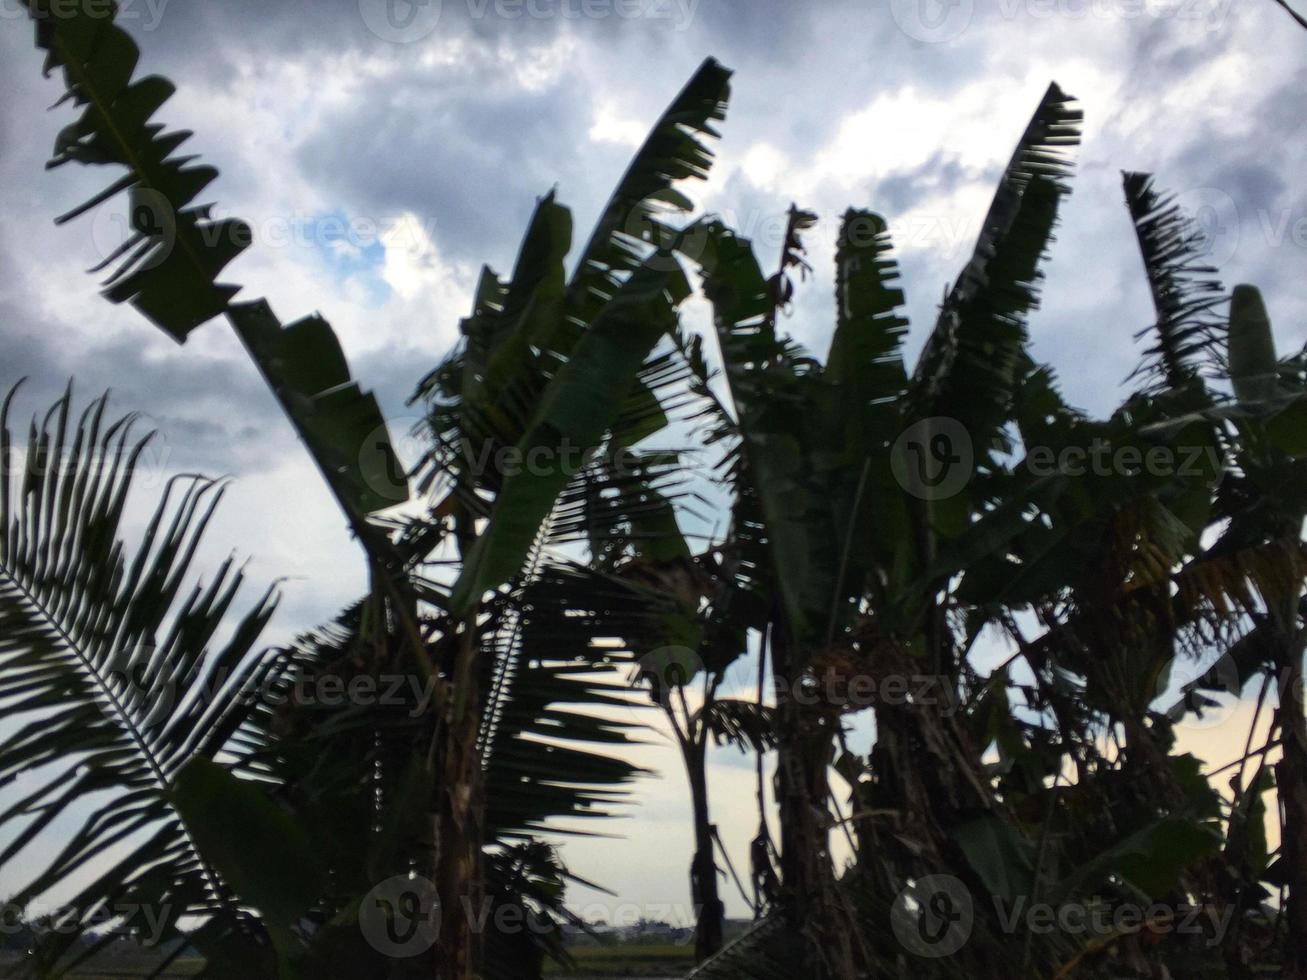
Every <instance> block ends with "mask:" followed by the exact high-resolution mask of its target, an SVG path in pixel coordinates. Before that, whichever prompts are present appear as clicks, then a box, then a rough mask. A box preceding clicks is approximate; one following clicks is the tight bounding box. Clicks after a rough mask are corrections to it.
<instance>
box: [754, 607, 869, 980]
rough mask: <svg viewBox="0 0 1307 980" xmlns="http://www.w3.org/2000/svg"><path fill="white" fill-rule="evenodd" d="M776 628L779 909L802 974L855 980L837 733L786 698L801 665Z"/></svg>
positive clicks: (812, 710) (816, 710)
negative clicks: (834, 763)
mask: <svg viewBox="0 0 1307 980" xmlns="http://www.w3.org/2000/svg"><path fill="white" fill-rule="evenodd" d="M785 634H786V627H785V626H784V624H779V625H778V627H777V628H776V629H775V631H774V633H773V635H772V647H773V665H774V667H773V678H774V682H775V685H776V690H777V699H778V701H779V702H780V705H779V718H780V730H779V736H780V737H779V743H778V745H777V776H776V778H777V784H778V785H777V802H778V803H779V809H780V838H781V903H782V909H783V914H784V915H785V916H786V918H787V919H788V922H789V925H790V928H791V929H792V930H793V934H794V936H795V941H796V943H800V944H802V947H803V950H804V967H805V969H806V970H807V971H808V972H807V974H806V975H807V976H809V977H811V978H813V980H853V978H854V976H855V970H854V962H853V954H852V950H851V948H850V942H851V939H850V937H851V935H852V932H853V930H852V923H850V922H849V921H848V920H847V918H846V915H845V909H844V908H843V906H842V904H841V902H840V900H839V897H838V895H837V892H836V887H837V886H836V881H835V870H834V867H833V866H832V864H831V856H830V818H829V812H830V811H829V809H828V805H827V804H828V801H829V799H830V782H829V777H828V774H827V769H828V768H829V766H830V762H831V756H832V754H833V751H834V732H833V730H832V729H831V727H830V726H829V725H828V724H826V723H825V722H824V721H823V718H822V715H821V711H820V707H819V706H805V705H802V704H800V703H799V702H798V701H797V700H796V699H795V698H794V697H792V696H790V691H791V687H792V685H793V684H794V683H795V679H796V678H797V677H798V676H799V675H800V674H801V673H802V663H801V661H800V659H799V657H798V656H797V653H796V650H795V647H794V645H793V644H792V642H791V641H790V639H789V637H788V636H786V635H785Z"/></svg>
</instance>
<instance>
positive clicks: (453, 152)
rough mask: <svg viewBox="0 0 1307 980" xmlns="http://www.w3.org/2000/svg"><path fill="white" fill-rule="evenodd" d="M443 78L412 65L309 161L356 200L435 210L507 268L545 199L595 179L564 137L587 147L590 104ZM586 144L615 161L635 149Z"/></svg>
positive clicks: (464, 239)
mask: <svg viewBox="0 0 1307 980" xmlns="http://www.w3.org/2000/svg"><path fill="white" fill-rule="evenodd" d="M439 81H440V80H438V79H428V80H427V81H426V83H423V81H422V80H421V79H418V78H415V77H414V76H411V75H410V76H408V77H402V78H399V79H386V80H384V81H379V82H377V83H375V84H374V85H371V86H369V87H368V88H366V89H365V90H363V91H362V92H361V93H360V97H359V99H358V101H357V103H356V104H352V105H350V106H349V107H348V108H346V109H344V110H343V111H342V112H341V113H339V114H338V115H333V116H332V117H330V118H329V119H327V120H325V121H324V124H323V126H322V127H321V129H320V130H319V132H318V133H317V134H315V135H314V136H313V137H312V138H311V139H309V140H308V141H306V143H305V144H304V145H303V146H302V147H300V149H299V151H298V158H299V161H300V164H301V166H302V167H303V169H304V172H305V173H306V174H307V175H308V176H309V177H310V179H312V180H314V181H315V182H317V183H319V184H320V185H321V186H323V187H324V188H327V189H329V190H330V192H331V193H332V194H333V195H336V196H337V197H338V198H339V199H340V200H342V201H344V202H347V203H348V205H350V206H353V207H355V208H358V209H362V210H363V211H365V212H367V213H373V214H379V215H384V214H390V213H395V212H400V211H411V212H413V213H414V214H416V215H418V217H419V220H421V221H423V223H424V224H426V223H427V222H428V221H429V222H430V227H431V228H432V230H433V231H434V234H435V237H436V240H437V243H438V244H439V246H440V249H441V253H442V254H447V255H449V256H450V257H452V258H456V259H460V260H463V261H471V262H480V261H483V260H488V259H490V258H492V257H495V256H498V257H499V258H498V261H497V263H496V264H497V265H499V266H500V267H501V268H503V266H504V265H506V264H507V263H506V260H507V259H511V255H512V252H511V247H510V248H509V249H506V248H505V246H506V245H509V246H511V245H514V244H515V243H516V240H517V238H518V236H519V235H520V234H521V233H522V231H523V230H524V228H525V225H526V219H527V217H528V216H529V214H530V209H531V207H532V205H533V203H534V201H535V199H536V198H537V197H539V196H541V195H542V194H544V193H545V192H546V191H548V190H549V189H550V187H551V186H552V185H554V184H555V183H561V184H563V185H567V184H571V185H572V188H573V190H575V189H576V188H577V187H578V186H583V184H582V181H581V180H580V179H579V173H578V172H583V167H584V164H583V162H582V161H580V160H578V159H577V155H576V154H574V153H569V154H561V153H559V148H561V147H581V146H585V144H586V142H587V138H586V131H587V129H588V128H589V118H588V113H584V112H578V111H577V108H578V107H577V106H575V104H572V103H570V102H569V99H568V97H567V95H568V93H567V90H566V89H565V88H564V87H563V86H551V87H550V88H549V89H547V90H545V91H543V92H539V93H536V92H531V93H521V92H519V91H511V90H508V89H507V87H505V90H503V91H499V92H486V91H484V89H483V88H482V87H481V86H479V85H474V86H457V85H455V86H449V87H445V86H440V89H441V95H440V97H439V98H437V97H435V96H434V95H433V92H434V91H436V90H437V85H438V84H439ZM451 89H452V91H451ZM586 153H588V154H593V155H595V156H601V157H603V156H609V157H611V158H612V159H611V160H610V161H606V162H614V163H615V162H616V161H617V160H619V159H620V158H621V157H622V156H623V155H624V154H620V153H611V154H608V153H604V152H603V150H602V148H601V149H600V150H599V151H598V152H597V153H596V152H595V151H592V150H590V149H589V148H587V150H586ZM551 163H553V164H555V165H558V166H557V169H555V168H553V167H551V166H550V164H551ZM560 171H561V172H560ZM569 172H570V173H569ZM569 177H571V179H570V180H569Z"/></svg>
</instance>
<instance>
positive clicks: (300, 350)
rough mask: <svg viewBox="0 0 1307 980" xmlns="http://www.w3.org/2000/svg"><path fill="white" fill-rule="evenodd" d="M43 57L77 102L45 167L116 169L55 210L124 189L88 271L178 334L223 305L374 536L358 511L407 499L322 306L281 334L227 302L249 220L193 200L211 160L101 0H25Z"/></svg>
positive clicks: (350, 511)
mask: <svg viewBox="0 0 1307 980" xmlns="http://www.w3.org/2000/svg"><path fill="white" fill-rule="evenodd" d="M27 8H28V12H29V13H30V15H31V17H32V19H33V20H34V22H35V24H36V42H37V45H38V46H39V47H41V48H42V49H43V50H45V52H46V70H47V72H48V71H51V70H53V69H56V68H58V69H60V70H61V71H62V72H63V76H64V82H65V86H66V88H67V96H66V97H65V99H64V100H61V101H70V102H72V104H73V105H75V106H77V107H79V108H80V109H81V115H80V116H79V117H78V119H77V120H76V121H75V122H74V123H72V124H71V125H69V126H67V127H66V128H65V129H64V130H63V131H62V132H60V134H59V137H58V139H57V140H56V142H55V150H54V156H53V158H52V159H51V160H50V163H49V164H48V166H49V167H59V166H62V165H64V164H67V163H69V162H76V163H81V164H87V165H90V164H115V165H118V166H121V167H124V168H126V170H127V173H126V174H125V175H124V176H122V177H121V178H119V179H118V180H116V181H114V182H113V183H112V184H111V185H110V186H109V187H107V188H106V189H105V190H104V191H103V192H101V193H99V194H97V195H95V196H94V197H93V198H91V199H90V200H89V201H87V202H85V203H84V204H82V205H80V206H79V207H76V208H74V209H73V210H71V211H69V212H68V213H66V214H64V215H62V216H61V217H60V218H59V219H58V220H59V222H61V223H62V222H65V221H69V220H71V219H73V218H75V217H77V216H79V215H82V214H84V213H86V212H87V211H88V210H90V209H92V208H94V207H97V206H99V205H101V204H104V203H105V202H106V201H108V200H110V199H111V198H114V197H116V196H118V195H120V194H127V195H128V205H129V210H130V215H131V224H132V234H131V236H130V237H129V238H128V240H127V241H126V242H124V244H123V245H122V246H121V247H120V248H119V249H117V250H116V251H115V252H114V253H113V254H111V255H109V256H106V257H105V260H104V261H103V262H102V263H101V264H100V265H99V266H98V267H97V268H96V270H93V271H99V270H100V269H105V268H108V267H109V266H112V265H113V264H114V263H115V262H117V263H118V267H117V268H116V269H115V270H113V271H112V272H111V273H110V275H109V278H108V279H107V280H106V282H105V290H104V295H105V296H106V298H108V299H109V300H110V301H111V302H114V303H122V302H130V303H131V304H132V305H133V306H135V307H136V308H137V309H138V310H140V311H141V313H143V314H144V315H145V316H146V317H147V318H148V319H149V320H150V321H151V322H153V323H154V324H156V325H157V326H158V327H160V328H161V329H162V330H164V331H165V332H166V333H168V334H169V335H170V336H171V337H173V338H174V339H175V340H177V341H179V342H180V341H184V340H185V339H186V337H187V336H188V335H189V334H190V332H191V331H192V330H194V329H196V328H197V327H199V326H200V325H201V324H203V323H205V322H206V321H208V320H211V319H213V318H214V317H216V316H220V315H223V314H226V315H228V317H229V318H230V320H231V323H232V326H233V327H234V328H235V330H236V332H237V334H238V335H239V336H240V338H241V340H242V342H243V343H244V344H245V346H246V348H247V350H248V351H249V353H250V355H251V357H252V358H253V359H254V361H255V363H256V364H257V365H258V366H259V369H260V370H261V371H262V372H263V375H264V377H265V379H266V380H267V382H268V384H269V386H270V387H271V388H272V389H273V391H274V392H275V393H276V394H277V396H278V399H279V400H280V401H281V403H282V405H283V407H284V408H285V410H286V413H287V415H288V416H289V417H290V419H291V421H292V422H293V423H294V424H295V427H296V429H297V431H298V432H299V434H300V437H301V438H302V439H303V440H304V442H305V443H306V445H307V446H308V448H309V451H310V453H311V454H312V455H313V458H314V460H315V461H316V462H317V464H318V467H319V469H320V471H321V472H322V475H323V477H324V479H325V480H326V481H327V483H328V484H329V486H330V487H331V488H332V491H333V492H334V493H335V495H336V497H337V499H338V500H339V502H340V505H341V507H342V509H343V510H344V511H345V514H346V516H347V517H348V518H349V519H350V521H351V522H352V523H353V524H354V526H355V531H356V533H357V534H358V535H359V537H360V539H361V540H362V541H363V542H364V544H365V546H368V547H369V548H370V549H371V550H373V551H374V552H375V551H379V550H380V549H381V547H382V546H381V542H380V540H379V538H378V537H377V536H376V535H375V534H371V533H369V532H368V530H367V528H366V525H365V522H364V517H365V515H367V514H368V513H371V512H372V511H375V510H379V509H381V508H383V507H388V506H391V505H392V504H395V503H398V502H402V501H403V500H406V499H407V498H408V484H407V480H405V479H404V476H403V474H402V473H401V472H400V471H399V469H398V467H397V466H396V465H395V463H394V454H393V451H392V449H391V445H390V438H389V436H388V434H387V432H386V426H385V422H384V420H383V419H382V417H381V413H380V411H379V409H378V407H377V405H376V401H375V400H374V399H373V398H372V397H371V396H370V395H364V394H363V393H362V392H361V391H360V390H359V388H358V385H357V384H355V383H353V382H352V380H351V379H350V376H349V369H348V367H347V366H346V365H345V361H344V356H343V354H342V353H341V349H340V344H339V342H338V341H337V340H336V337H335V334H334V333H333V331H332V329H331V327H330V326H329V325H328V324H327V323H326V321H324V320H322V319H321V318H320V317H313V318H310V319H308V320H305V321H301V322H300V323H298V324H295V325H293V326H292V327H290V328H287V330H286V331H285V332H284V333H281V332H279V331H280V330H281V327H280V324H279V323H277V321H276V320H275V318H273V316H272V314H271V311H270V310H268V308H267V305H266V304H264V303H246V304H241V305H240V306H233V305H232V304H231V300H232V297H233V296H234V295H235V294H236V293H237V291H238V289H239V287H237V286H234V285H226V284H222V283H218V282H217V281H216V280H217V277H218V276H219V275H220V274H221V273H222V270H223V269H224V268H225V267H226V266H227V265H228V263H230V262H231V260H232V259H234V258H235V257H236V256H237V255H239V254H240V253H241V252H242V251H243V250H244V249H245V248H246V247H247V246H248V245H249V244H250V242H251V231H250V228H249V226H248V225H246V224H245V223H243V222H241V221H239V220H236V219H227V220H223V221H214V220H211V218H210V208H209V206H208V205H197V204H196V203H195V201H196V199H197V198H198V197H199V195H200V194H201V193H203V192H204V191H205V190H206V189H207V188H208V186H209V185H210V184H211V183H212V182H213V180H214V179H215V178H216V177H217V176H218V172H217V170H215V169H214V168H213V167H210V166H203V165H200V164H197V163H196V162H195V158H194V157H189V156H178V155H176V150H177V149H178V148H179V147H180V146H181V144H182V143H184V142H185V141H186V139H187V138H188V137H189V136H190V133H189V132H186V131H174V132H170V131H167V130H166V129H165V128H164V126H163V124H162V123H160V122H157V121H156V120H155V118H154V117H155V115H156V113H157V112H158V111H159V110H160V109H161V108H162V107H163V105H164V103H165V102H166V101H167V100H168V99H169V98H170V97H171V96H172V94H173V86H172V83H171V82H169V81H168V80H167V79H164V78H160V77H158V76H155V75H151V76H147V77H145V78H141V79H138V80H136V81H133V80H132V76H133V74H134V73H135V71H136V64H137V60H138V58H139V54H140V52H139V50H138V48H137V46H136V43H135V42H134V41H133V40H132V39H131V38H130V37H129V36H128V35H127V33H126V32H125V31H123V30H122V28H120V27H118V26H117V25H116V24H115V23H114V15H115V14H116V12H117V5H116V4H115V3H113V2H112V0H27Z"/></svg>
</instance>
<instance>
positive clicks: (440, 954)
mask: <svg viewBox="0 0 1307 980" xmlns="http://www.w3.org/2000/svg"><path fill="white" fill-rule="evenodd" d="M475 660H476V644H475V629H474V626H473V620H469V621H468V622H467V623H465V624H464V633H463V636H462V638H461V640H460V644H459V650H458V658H457V664H456V666H455V671H454V684H453V686H452V692H453V693H452V703H451V704H450V705H449V706H448V712H447V714H446V718H447V728H446V731H445V738H444V741H443V745H442V746H441V748H440V752H441V755H442V759H441V766H440V773H441V782H440V788H439V791H438V792H439V798H438V800H437V811H436V827H435V841H436V892H437V894H438V896H439V898H440V932H439V941H438V942H437V944H436V956H437V964H436V972H435V974H434V976H435V977H438V978H439V980H474V978H476V977H477V976H479V974H480V963H481V948H480V947H481V936H480V935H479V934H478V932H477V930H476V923H478V922H480V921H482V918H481V915H480V913H481V911H482V904H483V901H484V880H483V877H482V867H481V865H482V856H481V848H482V827H481V815H482V813H483V812H484V810H485V807H484V784H483V779H482V770H481V755H480V753H479V752H478V751H477V744H476V743H477V733H478V730H479V727H480V715H479V711H478V701H479V699H478V697H477V690H478V688H477V684H476V673H475Z"/></svg>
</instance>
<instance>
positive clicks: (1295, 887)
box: [1276, 638, 1307, 980]
mask: <svg viewBox="0 0 1307 980" xmlns="http://www.w3.org/2000/svg"><path fill="white" fill-rule="evenodd" d="M1286 639H1289V642H1287V643H1286V644H1285V647H1286V648H1287V649H1286V650H1285V656H1284V657H1283V658H1282V662H1281V664H1280V668H1281V671H1282V676H1283V678H1284V683H1283V687H1282V689H1281V695H1280V728H1281V739H1282V744H1283V758H1282V759H1281V760H1280V763H1279V765H1277V766H1276V782H1277V783H1278V786H1279V795H1280V800H1281V802H1282V804H1283V806H1284V840H1283V842H1282V843H1283V845H1284V866H1285V869H1286V871H1287V872H1288V873H1287V880H1288V883H1289V903H1288V908H1287V909H1286V915H1287V916H1288V937H1289V949H1288V956H1287V959H1288V962H1287V963H1286V974H1285V975H1286V976H1288V977H1291V978H1293V980H1307V718H1304V715H1303V670H1302V660H1303V643H1302V640H1301V639H1299V638H1286Z"/></svg>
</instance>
